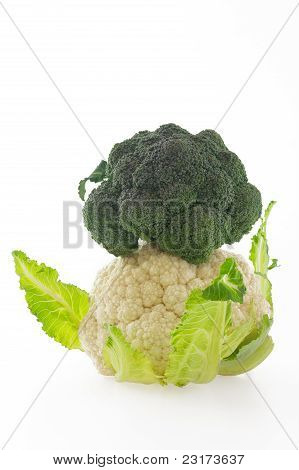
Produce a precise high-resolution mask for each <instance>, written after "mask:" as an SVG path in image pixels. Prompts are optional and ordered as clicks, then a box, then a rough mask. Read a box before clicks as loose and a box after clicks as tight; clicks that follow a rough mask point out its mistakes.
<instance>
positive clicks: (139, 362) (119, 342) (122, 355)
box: [103, 325, 161, 384]
mask: <svg viewBox="0 0 299 470" xmlns="http://www.w3.org/2000/svg"><path fill="white" fill-rule="evenodd" d="M107 328H108V333H109V336H108V339H107V341H106V344H105V346H104V349H103V357H104V360H105V362H106V364H107V366H108V367H111V368H112V369H113V370H114V371H115V378H116V380H118V381H119V382H137V383H143V384H152V383H160V382H161V381H160V379H159V377H158V376H157V375H156V374H155V373H154V370H153V366H152V364H151V361H150V360H149V359H148V358H147V357H146V356H145V355H144V354H143V353H142V352H141V351H138V350H137V349H134V348H133V347H132V346H131V344H130V343H129V342H128V341H127V340H126V339H125V337H124V335H123V334H122V332H121V330H120V329H119V328H118V327H117V326H115V325H108V326H107Z"/></svg>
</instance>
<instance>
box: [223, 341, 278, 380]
mask: <svg viewBox="0 0 299 470" xmlns="http://www.w3.org/2000/svg"><path fill="white" fill-rule="evenodd" d="M273 348H274V343H273V340H272V338H271V336H266V338H265V339H264V341H263V343H261V344H260V345H259V346H258V347H257V348H256V349H255V350H254V351H252V353H251V354H250V355H248V356H246V357H244V358H243V359H242V360H239V359H238V358H235V359H233V360H223V361H221V363H220V369H219V374H220V375H240V374H245V373H246V372H248V371H250V370H252V369H254V368H255V367H257V366H258V365H260V364H261V363H262V362H263V361H264V360H265V359H267V357H268V356H269V354H271V352H272V351H273Z"/></svg>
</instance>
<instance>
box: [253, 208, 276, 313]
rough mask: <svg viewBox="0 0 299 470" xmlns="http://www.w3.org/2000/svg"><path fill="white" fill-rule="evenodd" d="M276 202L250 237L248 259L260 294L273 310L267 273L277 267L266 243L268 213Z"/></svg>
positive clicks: (268, 209) (266, 211) (270, 285)
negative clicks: (257, 280)
mask: <svg viewBox="0 0 299 470" xmlns="http://www.w3.org/2000/svg"><path fill="white" fill-rule="evenodd" d="M275 204H276V201H271V202H270V204H269V205H268V207H267V209H266V210H265V214H264V217H263V219H262V223H261V226H260V228H259V230H258V232H257V234H256V235H254V236H253V237H252V245H251V250H250V255H249V259H250V260H251V261H252V264H253V267H254V271H255V273H256V274H257V275H258V276H259V279H260V287H261V292H262V294H263V296H264V297H265V299H266V300H267V301H268V302H269V304H270V305H271V307H272V309H273V301H272V284H271V282H270V281H269V279H268V276H267V273H268V271H269V270H270V269H273V268H275V267H277V266H278V261H277V259H276V258H274V259H272V260H270V257H269V247H268V242H267V222H268V217H269V215H270V212H271V210H272V208H273V206H274V205H275Z"/></svg>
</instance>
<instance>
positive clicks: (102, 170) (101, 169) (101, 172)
mask: <svg viewBox="0 0 299 470" xmlns="http://www.w3.org/2000/svg"><path fill="white" fill-rule="evenodd" d="M106 173H107V162H106V161H105V160H102V161H101V162H100V163H99V165H98V166H97V167H96V169H95V170H94V171H93V172H92V173H91V175H90V176H88V178H84V179H83V180H81V181H80V183H79V187H78V192H79V196H80V198H81V199H82V201H84V197H85V192H86V188H85V185H86V182H87V181H91V182H93V183H100V182H101V181H103V179H105V178H106Z"/></svg>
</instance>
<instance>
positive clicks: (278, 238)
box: [0, 0, 299, 452]
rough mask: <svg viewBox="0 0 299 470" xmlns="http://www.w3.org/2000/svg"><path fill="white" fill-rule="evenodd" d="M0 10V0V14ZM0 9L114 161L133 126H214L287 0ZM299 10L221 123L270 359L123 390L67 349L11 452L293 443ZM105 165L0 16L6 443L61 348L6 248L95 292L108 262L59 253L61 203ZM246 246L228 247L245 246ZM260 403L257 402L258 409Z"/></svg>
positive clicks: (297, 433) (63, 0)
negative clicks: (259, 199)
mask: <svg viewBox="0 0 299 470" xmlns="http://www.w3.org/2000/svg"><path fill="white" fill-rule="evenodd" d="M0 5H1V4H0ZM4 5H5V7H6V8H7V9H8V11H9V13H10V14H11V16H12V17H13V19H14V21H15V22H16V23H17V25H18V26H19V28H20V29H21V31H22V33H23V34H24V35H25V37H26V38H27V40H28V41H29V43H30V45H31V46H32V48H33V49H34V51H35V52H36V54H37V55H38V57H39V58H40V60H41V61H42V62H43V64H44V66H45V67H46V69H47V70H48V72H49V73H50V74H51V76H52V77H53V79H54V80H55V82H56V83H57V85H58V86H59V88H60V90H61V91H62V93H63V94H64V95H65V97H66V98H67V100H68V101H69V103H70V104H71V106H72V107H73V109H74V110H75V112H76V113H77V115H78V116H79V118H80V120H81V121H82V122H83V123H84V126H85V127H86V129H87V130H88V132H89V133H90V135H91V136H92V138H93V139H94V141H95V142H96V144H97V146H98V147H99V149H100V150H101V152H102V153H103V154H104V155H105V156H107V155H108V153H109V151H110V149H111V147H112V145H113V144H114V143H115V142H118V141H121V140H123V139H124V138H127V137H130V136H131V135H132V134H134V133H135V132H136V131H138V130H143V129H150V130H153V129H155V128H156V127H158V126H159V125H161V124H163V123H168V122H175V123H177V124H179V125H181V126H183V127H185V128H186V129H188V130H189V131H191V132H194V133H197V132H199V131H200V130H202V129H205V128H214V127H215V125H216V124H217V122H218V121H219V119H220V118H221V116H222V115H223V113H224V112H225V110H226V109H227V107H228V106H229V104H230V103H231V101H232V100H233V98H234V96H235V95H236V93H237V91H238V90H239V89H240V87H241V85H242V84H243V83H244V82H245V80H246V79H247V77H248V76H249V74H250V72H251V71H252V69H253V68H254V66H255V65H256V63H257V62H258V60H259V59H260V57H261V56H262V54H263V53H264V51H265V50H266V48H267V47H268V45H269V44H270V42H271V40H272V39H273V38H274V36H275V34H276V33H277V32H278V30H279V29H280V27H281V26H282V24H283V22H284V21H285V19H286V18H287V16H288V15H289V13H290V12H291V10H292V8H293V7H294V6H295V0H292V1H289V0H283V1H282V0H281V1H275V2H273V0H271V1H270V0H267V1H263V2H260V1H258V0H254V1H253V0H250V1H249V0H246V1H242V2H240V1H239V0H219V1H217V0H212V1H211V0H210V1H199V0H196V1H195V0H194V1H192V0H185V1H182V0H179V1H175V0H173V1H171V0H159V1H158V0H131V1H129V0H118V1H117V0H105V1H104V0H88V1H87V0H80V1H79V0H78V1H74V0H72V1H71V0H70V1H67V0H51V1H41V0H36V1H28V0H26V1H24V0H22V1H21V0H20V1H12V0H9V1H8V0H4ZM298 39H299V9H298V10H297V11H296V13H295V14H294V16H293V17H292V18H291V19H290V21H289V23H288V24H287V26H286V27H285V29H284V30H283V31H282V33H281V35H280V36H279V37H278V39H277V41H276V42H275V44H274V45H273V47H272V48H271V50H270V51H269V53H268V54H267V56H266V57H265V59H264V61H263V62H262V63H261V65H260V66H259V68H258V69H257V70H256V72H255V74H254V75H253V77H252V78H251V79H250V81H249V82H248V84H247V86H246V87H245V89H244V90H243V92H242V93H241V94H240V96H239V98H238V99H237V100H236V102H235V104H234V105H233V107H232V108H231V110H230V111H229V113H228V114H227V115H226V117H225V119H224V120H223V122H222V123H221V125H220V126H219V128H218V131H219V132H220V133H221V135H222V136H223V138H224V140H225V143H226V144H227V145H228V147H229V148H231V149H232V150H233V151H235V152H236V153H237V154H238V155H239V156H240V158H241V159H242V161H243V162H244V163H245V166H246V168H247V172H248V175H249V179H250V181H252V182H253V183H254V184H256V185H257V186H258V187H259V188H260V189H261V190H262V193H263V198H264V202H265V203H267V202H269V200H271V199H276V200H277V201H278V204H277V206H276V208H275V209H274V210H273V213H272V216H271V222H270V225H269V239H270V246H271V254H272V256H275V257H278V258H279V260H280V262H281V267H280V268H279V269H277V270H276V271H273V275H272V281H273V285H274V300H275V324H274V327H273V335H272V336H273V338H274V340H275V344H276V347H275V350H274V352H273V353H272V355H271V356H270V357H269V358H268V360H267V361H266V362H265V363H263V364H262V365H261V366H260V367H258V368H257V369H256V370H254V371H252V372H251V373H250V376H251V377H252V380H253V381H254V383H255V384H256V387H257V388H258V390H260V393H261V394H262V396H263V397H264V399H263V398H262V397H261V395H259V393H258V392H257V390H256V388H255V387H254V386H253V385H252V384H251V382H250V381H249V379H248V378H247V377H246V376H244V377H243V376H242V377H231V378H226V377H219V378H217V379H216V380H215V381H213V382H212V383H210V384H207V385H203V386H196V385H191V386H188V387H186V388H183V389H179V388H174V387H168V388H161V387H159V386H142V385H133V384H118V383H116V382H114V380H113V379H109V378H105V377H101V376H99V375H98V374H97V372H96V370H95V369H94V368H93V365H92V363H91V362H90V360H89V358H88V357H87V356H85V355H84V354H82V353H80V352H78V351H72V352H70V353H69V354H68V355H67V356H66V357H65V359H64V360H63V362H62V363H61V365H60V367H59V368H58V370H57V371H56V373H55V374H54V376H53V377H52V378H51V380H50V381H49V383H48V385H47V386H46V388H45V389H44V391H43V392H42V394H41V395H40V397H39V398H38V400H37V401H36V403H35V404H34V406H33V407H32V409H31V411H30V412H29V413H28V415H27V417H26V418H25V419H24V421H23V422H22V424H21V425H20V427H19V429H18V430H17V432H16V433H15V435H14V436H13V438H12V439H11V441H10V442H9V443H8V445H7V448H6V449H7V450H6V451H7V452H9V451H11V452H12V451H15V450H21V449H22V450H25V449H47V450H51V449H59V450H61V451H63V450H65V449H68V448H72V449H78V450H79V449H95V448H96V449H98V450H99V449H113V450H114V451H115V450H120V449H135V450H138V449H172V450H175V449H191V448H193V449H204V448H209V449H263V450H266V449H268V450H269V449H270V450H271V449H273V450H274V449H285V450H288V449H292V448H293V446H292V443H291V442H290V440H289V439H288V437H287V436H286V434H285V433H284V431H283V430H282V428H281V426H280V425H279V424H278V422H277V420H276V419H275V417H274V416H273V414H272V413H271V412H270V410H269V408H268V407H267V406H266V404H265V401H267V402H268V404H269V406H270V407H271V408H272V410H273V412H274V413H275V415H276V416H277V418H278V419H279V420H280V421H281V423H282V424H283V426H284V427H285V429H286V430H287V432H288V433H289V435H290V436H291V437H292V439H293V440H294V441H295V442H296V443H297V445H298V443H299V427H298V421H299V420H298V394H299V383H298V327H299V321H298V300H297V299H298V261H299V260H298V232H297V230H298V163H297V162H298V152H299V139H298V119H299V92H298V83H299V66H298ZM100 159H101V157H100V155H99V154H98V152H97V150H96V148H95V147H94V145H93V144H92V142H91V141H90V140H89V138H88V137H87V135H86V134H85V133H84V131H83V130H82V128H81V127H80V125H79V124H78V122H77V121H76V119H75V118H74V116H73V115H72V113H71V112H70V110H69V109H68V108H67V106H66V104H65V102H64V101H63V100H62V98H61V96H60V95H59V93H58V92H57V90H56V89H55V87H54V86H53V84H52V83H51V82H50V80H49V78H48V77H47V76H46V74H45V72H44V70H42V68H41V66H40V64H38V62H37V60H36V59H35V58H34V56H33V55H32V52H31V51H30V50H29V48H28V46H27V45H26V44H25V42H24V40H23V39H22V38H21V37H20V35H19V33H18V32H17V31H16V29H15V27H14V26H13V24H12V22H11V21H10V20H9V18H8V17H7V15H6V14H5V12H4V11H3V9H2V7H0V165H1V183H0V201H1V202H0V204H1V239H0V266H1V268H0V276H1V280H0V281H1V282H0V286H1V355H0V363H1V401H0V413H1V434H0V438H1V444H2V443H4V442H5V440H6V439H7V438H8V436H9V434H10V432H11V431H12V430H13V429H14V427H15V426H16V424H17V423H18V421H19V420H20V418H21V417H22V415H23V414H24V412H25V411H26V408H27V407H28V406H29V405H30V403H31V402H32V400H33V398H34V397H35V396H36V395H37V393H38V392H39V390H40V389H41V387H42V385H43V384H44V382H45V381H46V380H47V378H48V377H49V375H50V373H51V372H52V371H53V369H54V368H55V366H56V365H57V363H58V362H59V360H60V359H61V357H62V356H63V354H64V349H63V348H62V347H60V346H59V345H58V344H57V343H55V342H54V341H52V340H51V339H49V338H48V337H47V336H46V335H45V334H43V332H42V331H41V329H40V326H39V324H38V323H37V322H36V320H35V319H34V317H33V316H30V314H29V312H28V310H27V308H26V305H25V301H24V295H23V292H21V291H20V290H18V280H17V277H16V275H15V274H14V266H13V262H12V256H11V251H12V250H13V249H22V250H24V251H25V252H26V253H27V254H28V255H29V256H31V257H33V258H35V259H37V260H39V261H44V262H46V263H47V264H49V265H50V266H53V267H56V268H57V269H58V272H59V273H60V276H61V279H62V280H64V281H66V282H72V283H74V284H77V285H79V286H80V287H82V288H85V289H86V290H90V288H91V286H92V283H93V280H94V278H95V275H96V272H97V271H98V270H99V268H100V267H101V266H103V265H104V264H105V263H106V262H107V261H108V260H110V259H112V257H111V256H110V255H108V254H106V253H105V251H104V250H103V249H101V248H100V247H98V246H97V247H96V246H94V247H93V248H88V246H87V236H86V235H84V243H83V246H81V247H80V248H79V249H64V248H63V239H62V232H63V219H62V204H63V201H65V200H75V201H78V197H77V184H78V181H79V180H80V179H81V178H82V177H85V176H87V175H88V174H89V173H90V172H91V171H92V170H93V169H94V167H95V166H96V165H97V163H98V162H99V160H100ZM248 246H249V237H247V238H246V239H245V240H244V241H243V242H242V243H241V246H240V247H238V248H236V249H237V251H241V252H243V253H246V250H247V249H248ZM264 400H265V401H264Z"/></svg>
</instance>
